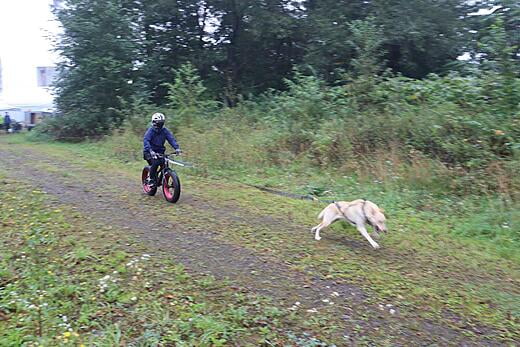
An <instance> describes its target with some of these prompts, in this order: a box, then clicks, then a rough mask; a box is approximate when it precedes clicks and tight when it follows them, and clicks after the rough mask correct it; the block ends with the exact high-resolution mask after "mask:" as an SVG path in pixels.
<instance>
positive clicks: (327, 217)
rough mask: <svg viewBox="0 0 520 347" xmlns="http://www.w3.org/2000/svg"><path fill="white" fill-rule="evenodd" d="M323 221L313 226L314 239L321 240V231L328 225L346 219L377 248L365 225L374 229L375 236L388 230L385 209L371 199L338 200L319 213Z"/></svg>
mask: <svg viewBox="0 0 520 347" xmlns="http://www.w3.org/2000/svg"><path fill="white" fill-rule="evenodd" d="M318 219H321V223H320V224H318V225H316V226H315V227H314V228H312V230H311V231H312V232H314V233H315V234H314V239H316V240H317V241H319V240H321V237H320V231H321V230H323V229H324V228H326V227H328V226H329V225H331V224H332V223H334V222H335V221H337V220H340V219H342V220H345V221H347V222H349V223H350V224H352V225H353V226H355V227H356V228H357V230H358V231H359V232H360V233H361V235H363V236H364V237H365V239H367V240H368V242H370V245H371V246H372V247H374V248H375V249H378V248H379V245H378V244H377V242H375V241H374V240H373V239H372V238H371V237H370V235H369V234H368V232H367V229H366V228H365V225H366V224H368V225H370V226H372V228H373V229H374V233H373V236H375V237H379V234H378V233H379V232H385V233H386V232H387V229H386V225H385V221H386V218H385V215H384V214H383V209H380V208H379V207H377V205H376V204H374V203H373V202H371V201H368V200H363V199H358V200H354V201H350V202H349V201H337V202H334V203H332V204H329V205H328V206H327V207H325V208H324V209H323V211H321V212H320V214H319V215H318Z"/></svg>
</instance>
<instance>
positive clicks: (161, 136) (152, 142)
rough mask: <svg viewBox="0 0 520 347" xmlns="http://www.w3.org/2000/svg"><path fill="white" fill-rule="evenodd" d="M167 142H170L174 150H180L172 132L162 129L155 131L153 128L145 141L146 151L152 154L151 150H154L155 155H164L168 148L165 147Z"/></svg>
mask: <svg viewBox="0 0 520 347" xmlns="http://www.w3.org/2000/svg"><path fill="white" fill-rule="evenodd" d="M166 140H168V143H169V144H170V145H171V146H172V147H173V148H175V149H179V145H178V144H177V141H176V140H175V137H173V134H172V133H171V131H170V130H168V129H167V128H161V129H159V130H156V129H154V128H153V127H151V128H148V130H146V133H145V134H144V139H143V144H144V151H145V152H150V150H152V151H154V152H155V153H161V154H163V153H164V151H166V147H164V142H165V141H166Z"/></svg>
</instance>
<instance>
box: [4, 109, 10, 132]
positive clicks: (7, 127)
mask: <svg viewBox="0 0 520 347" xmlns="http://www.w3.org/2000/svg"><path fill="white" fill-rule="evenodd" d="M9 128H11V117H9V113H7V112H6V113H5V117H4V129H5V131H6V132H7V133H8V132H9Z"/></svg>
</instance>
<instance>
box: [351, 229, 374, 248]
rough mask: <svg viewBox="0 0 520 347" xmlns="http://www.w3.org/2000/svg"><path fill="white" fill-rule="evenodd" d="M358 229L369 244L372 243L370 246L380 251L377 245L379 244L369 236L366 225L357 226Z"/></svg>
mask: <svg viewBox="0 0 520 347" xmlns="http://www.w3.org/2000/svg"><path fill="white" fill-rule="evenodd" d="M356 228H357V230H358V231H359V232H360V233H361V235H363V236H364V237H365V239H367V241H368V242H370V245H371V246H372V247H374V248H375V249H378V248H379V245H378V244H377V242H375V241H374V240H372V238H371V237H370V235H369V234H368V232H367V229H366V228H365V226H364V225H356Z"/></svg>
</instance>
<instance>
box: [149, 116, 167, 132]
mask: <svg viewBox="0 0 520 347" xmlns="http://www.w3.org/2000/svg"><path fill="white" fill-rule="evenodd" d="M164 120H165V117H164V114H162V113H154V114H153V115H152V126H153V127H154V128H155V129H161V128H162V127H163V126H164Z"/></svg>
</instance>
